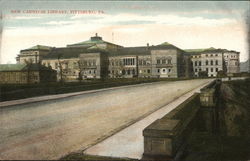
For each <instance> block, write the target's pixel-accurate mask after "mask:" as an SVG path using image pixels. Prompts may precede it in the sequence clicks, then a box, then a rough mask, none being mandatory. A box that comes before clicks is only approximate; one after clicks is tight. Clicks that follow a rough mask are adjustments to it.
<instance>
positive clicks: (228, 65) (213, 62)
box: [185, 47, 240, 77]
mask: <svg viewBox="0 0 250 161" xmlns="http://www.w3.org/2000/svg"><path fill="white" fill-rule="evenodd" d="M185 51H186V53H188V54H190V57H191V62H192V66H193V74H194V76H195V77H199V76H200V75H201V74H202V73H204V72H205V73H206V75H207V76H208V77H216V76H217V75H218V73H224V75H228V74H234V73H239V72H240V66H239V54H240V53H239V52H236V51H232V50H231V51H229V50H226V49H215V48H213V47H212V48H208V49H189V50H185Z"/></svg>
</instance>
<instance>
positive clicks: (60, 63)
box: [57, 54, 68, 83]
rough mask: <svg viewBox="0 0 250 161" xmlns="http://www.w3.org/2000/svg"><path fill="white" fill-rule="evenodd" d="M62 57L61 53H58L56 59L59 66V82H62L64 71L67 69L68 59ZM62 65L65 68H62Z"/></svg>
mask: <svg viewBox="0 0 250 161" xmlns="http://www.w3.org/2000/svg"><path fill="white" fill-rule="evenodd" d="M61 58H62V55H61V54H59V55H58V57H57V60H58V66H59V75H60V82H61V83H62V82H64V77H65V75H64V72H67V71H68V66H67V64H68V61H66V60H61ZM63 65H64V66H65V68H63Z"/></svg>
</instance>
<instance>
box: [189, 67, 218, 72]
mask: <svg viewBox="0 0 250 161" xmlns="http://www.w3.org/2000/svg"><path fill="white" fill-rule="evenodd" d="M194 71H195V72H198V71H199V72H200V71H202V70H201V68H200V69H197V68H196V69H195V70H194ZM214 71H215V72H218V71H219V68H210V72H214ZM206 72H209V68H206Z"/></svg>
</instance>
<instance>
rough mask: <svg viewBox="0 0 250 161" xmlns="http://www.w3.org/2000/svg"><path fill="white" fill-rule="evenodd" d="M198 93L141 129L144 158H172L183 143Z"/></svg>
mask: <svg viewBox="0 0 250 161" xmlns="http://www.w3.org/2000/svg"><path fill="white" fill-rule="evenodd" d="M199 107H200V103H199V94H198V93H195V94H194V95H193V96H191V97H190V98H189V99H187V100H186V101H185V102H183V103H182V104H181V105H179V106H178V107H176V108H175V109H174V110H173V111H171V112H170V113H168V114H167V115H165V116H164V117H163V118H161V119H158V120H156V121H155V122H153V123H152V124H150V125H149V126H148V127H146V128H145V129H144V130H143V136H144V154H143V159H144V160H173V159H174V158H175V157H176V156H177V154H178V153H179V152H180V149H182V146H183V145H185V140H186V139H187V137H188V136H189V134H190V133H191V132H190V130H192V129H193V126H194V122H195V121H194V120H195V117H196V115H197V112H198V110H199Z"/></svg>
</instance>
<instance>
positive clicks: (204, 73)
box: [198, 71, 208, 78]
mask: <svg viewBox="0 0 250 161" xmlns="http://www.w3.org/2000/svg"><path fill="white" fill-rule="evenodd" d="M198 75H199V77H201V78H205V77H208V73H207V71H199V72H198Z"/></svg>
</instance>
